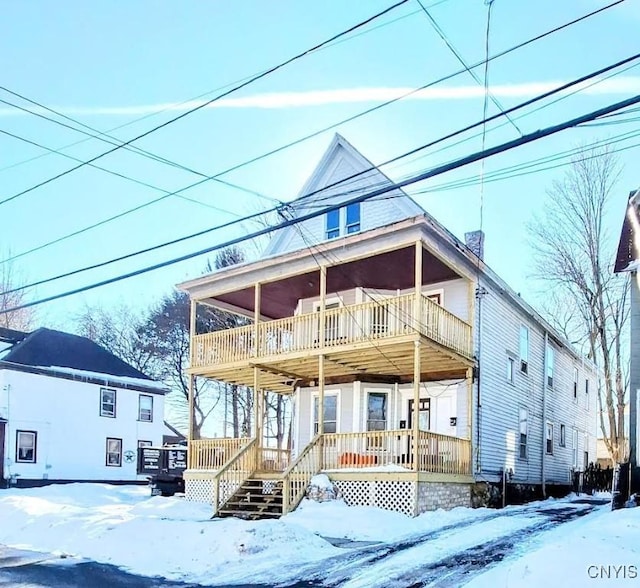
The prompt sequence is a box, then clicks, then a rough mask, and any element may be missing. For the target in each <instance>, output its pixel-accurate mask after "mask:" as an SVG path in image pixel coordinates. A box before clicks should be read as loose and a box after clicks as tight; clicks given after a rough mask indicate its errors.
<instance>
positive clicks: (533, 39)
mask: <svg viewBox="0 0 640 588" xmlns="http://www.w3.org/2000/svg"><path fill="white" fill-rule="evenodd" d="M624 1H625V0H616V1H615V2H612V3H611V4H607V5H606V6H603V7H601V8H599V9H597V10H593V11H591V12H588V13H586V14H584V15H582V16H580V17H578V18H575V19H573V20H571V21H568V22H566V23H564V24H562V25H559V26H556V27H554V28H553V29H550V30H548V31H546V32H544V33H541V34H538V35H536V36H534V37H531V38H530V39H528V40H526V41H524V42H522V43H519V44H518V45H515V46H513V47H511V48H509V49H505V50H503V51H501V52H499V53H497V54H495V55H493V56H491V57H490V58H489V61H493V60H494V59H499V58H500V57H503V56H505V55H508V54H509V53H511V52H513V51H516V50H518V49H520V48H522V47H525V46H527V45H529V44H531V43H534V42H536V41H539V40H541V39H543V38H545V37H547V36H549V35H552V34H554V33H556V32H558V31H561V30H563V29H565V28H567V27H570V26H573V25H574V24H577V23H579V22H581V21H583V20H586V19H588V18H591V17H592V16H595V15H597V14H600V13H601V12H603V11H605V10H608V9H610V8H613V7H615V6H617V5H618V4H621V3H622V2H624ZM484 63H485V60H483V61H479V62H477V63H475V64H473V65H471V66H470V68H471V69H473V68H476V67H479V66H481V65H484ZM465 71H466V69H462V70H458V71H457V72H454V73H453V74H449V75H447V76H444V77H441V78H439V79H437V80H434V81H432V82H429V83H427V84H425V85H423V86H421V87H419V88H415V89H414V90H411V91H409V92H407V93H405V94H403V95H401V96H398V97H397V98H393V99H391V100H389V101H387V102H383V103H381V104H379V105H376V106H374V107H372V108H369V109H367V110H365V111H363V112H360V113H357V114H355V115H353V116H350V117H348V118H346V119H343V120H342V121H339V122H337V123H334V124H332V125H329V126H328V127H325V128H323V129H320V130H318V131H315V132H313V133H310V134H308V135H306V136H304V137H301V138H299V139H297V140H294V141H291V142H289V143H287V144H285V145H282V146H280V147H278V148H276V149H272V150H271V151H268V152H265V153H263V154H261V155H258V156H256V157H253V158H251V159H249V160H246V161H244V162H242V163H239V164H236V165H234V166H232V167H230V168H227V169H225V170H223V171H221V172H218V173H216V174H213V175H211V176H209V177H208V178H203V179H201V180H198V181H197V182H194V183H193V184H190V185H188V186H186V187H184V188H181V189H180V190H177V191H176V192H174V193H173V194H179V193H182V192H186V191H187V190H191V189H192V188H195V187H197V186H200V185H202V184H204V183H205V182H207V181H209V180H211V179H214V178H218V177H220V176H222V175H225V174H228V173H231V172H232V171H236V170H238V169H240V168H242V167H245V166H247V165H250V164H252V163H255V162H257V161H259V160H261V159H264V158H266V157H269V156H271V155H274V154H276V153H279V152H281V151H283V150H285V149H288V148H290V147H293V146H295V145H298V144H299V143H302V142H304V141H306V140H308V139H311V138H313V137H316V136H318V135H320V134H322V133H324V132H326V131H329V130H332V129H334V128H336V127H338V126H341V125H343V124H346V123H348V122H351V121H353V120H356V119H357V118H360V117H362V116H365V115H367V114H370V113H372V112H375V111H377V110H380V109H381V108H384V107H385V106H389V105H391V104H393V103H395V102H398V101H400V100H402V99H404V98H407V97H408V96H411V95H413V94H415V93H416V92H419V91H421V90H424V89H426V88H428V87H431V86H433V85H436V84H438V83H441V82H443V81H447V80H449V79H451V78H453V77H456V76H458V75H460V74H462V73H464V72H465ZM512 110H513V109H510V110H509V112H511V111H512ZM149 116H150V115H149ZM467 130H469V129H468V128H467V129H463V130H462V131H460V133H462V132H466V131H467ZM460 133H459V134H460ZM451 137H452V136H448V137H446V138H445V139H447V138H451ZM432 145H433V143H431V144H427V145H425V146H424V149H426V148H428V147H431V146H432ZM421 149H422V148H418V149H417V150H414V151H413V152H410V153H408V154H407V155H406V156H407V157H408V156H410V155H413V154H415V153H417V152H419V151H420V150H421ZM396 160H397V158H396V159H392V160H389V161H387V162H384V163H382V164H380V165H379V166H372V167H370V168H368V169H365V170H363V171H361V172H358V173H355V174H353V175H351V176H348V177H346V178H343V179H342V180H340V181H339V182H335V183H334V184H331V185H329V186H326V187H324V188H322V189H320V190H317V191H315V192H312V193H309V194H307V195H306V196H313V195H315V194H317V193H319V192H322V191H323V190H326V189H329V188H331V187H334V186H337V185H343V184H347V183H349V182H350V181H351V180H353V179H355V178H358V177H360V176H361V175H363V174H365V173H368V172H370V171H373V170H374V169H379V168H380V167H384V166H385V165H388V164H390V163H394V162H395V161H396ZM149 204H153V201H151V202H150V203H149ZM144 207H145V205H144V204H142V205H139V206H136V207H134V208H131V209H129V210H126V211H123V212H121V213H118V214H116V215H114V216H111V217H109V218H106V219H103V220H102V221H99V222H96V223H94V224H92V225H89V226H87V227H84V228H82V229H78V230H76V231H73V232H71V233H68V234H66V235H63V236H61V237H58V238H56V239H53V240H51V241H48V242H46V243H43V244H41V245H38V246H36V247H33V248H31V249H29V250H27V251H23V252H22V253H19V254H17V255H13V256H11V257H9V258H7V259H4V260H0V264H2V263H7V262H9V261H13V260H15V259H18V258H20V257H23V256H25V255H29V254H31V253H35V252H37V251H40V250H42V249H44V248H46V247H49V246H51V245H55V244H57V243H60V242H62V241H64V240H66V239H70V238H72V237H75V236H78V235H80V234H82V233H85V232H87V231H90V230H92V229H95V228H97V227H100V226H103V225H105V224H107V223H109V222H112V221H114V220H117V219H120V218H123V217H124V216H126V215H128V214H130V213H133V212H137V211H138V210H141V209H142V208H144ZM273 210H275V209H271V210H270V211H266V212H272V211H273Z"/></svg>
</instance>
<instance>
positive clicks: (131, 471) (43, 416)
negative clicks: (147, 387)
mask: <svg viewBox="0 0 640 588" xmlns="http://www.w3.org/2000/svg"><path fill="white" fill-rule="evenodd" d="M100 388H101V386H99V385H97V384H88V383H85V382H78V381H73V380H67V379H63V378H53V377H49V376H44V375H36V374H30V373H25V372H18V371H11V370H0V416H2V417H4V418H6V419H7V421H8V423H7V434H6V439H5V455H4V460H5V462H4V463H5V467H4V474H5V477H9V476H12V475H14V476H18V477H19V478H20V479H23V480H41V479H51V480H114V481H116V480H118V481H120V480H126V481H134V480H138V479H144V478H143V477H139V476H137V475H136V461H135V460H134V461H133V462H132V463H125V461H124V459H123V460H122V465H121V466H120V467H113V466H109V467H107V466H106V465H105V462H106V441H107V437H114V438H118V439H122V451H123V454H124V452H126V451H133V452H135V453H136V454H137V447H138V441H151V442H152V443H153V444H155V445H161V444H162V432H163V428H164V420H163V418H164V397H163V396H162V395H160V394H150V395H151V396H153V421H152V422H141V421H139V420H138V397H139V395H140V394H147V393H146V392H145V393H143V392H137V391H135V390H127V389H121V388H113V387H109V388H110V389H113V390H116V417H115V418H109V417H101V416H100ZM17 430H29V431H36V432H37V451H36V463H33V464H32V463H16V461H15V458H16V431H17Z"/></svg>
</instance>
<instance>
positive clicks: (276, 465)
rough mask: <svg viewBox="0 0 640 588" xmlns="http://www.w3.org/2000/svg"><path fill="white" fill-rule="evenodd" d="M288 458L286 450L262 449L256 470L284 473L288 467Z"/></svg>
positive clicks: (289, 454) (289, 455) (288, 454)
mask: <svg viewBox="0 0 640 588" xmlns="http://www.w3.org/2000/svg"><path fill="white" fill-rule="evenodd" d="M290 457H291V452H290V451H289V450H288V449H275V448H271V447H262V448H261V449H260V460H259V462H258V469H259V470H260V471H262V472H284V471H285V470H286V469H287V468H288V467H289V462H290Z"/></svg>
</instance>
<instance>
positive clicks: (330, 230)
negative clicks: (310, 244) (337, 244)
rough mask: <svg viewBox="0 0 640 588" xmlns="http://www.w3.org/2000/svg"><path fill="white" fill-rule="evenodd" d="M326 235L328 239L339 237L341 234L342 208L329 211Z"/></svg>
mask: <svg viewBox="0 0 640 588" xmlns="http://www.w3.org/2000/svg"><path fill="white" fill-rule="evenodd" d="M326 235H327V239H337V238H338V237H339V236H340V209H336V210H330V211H329V212H327V217H326Z"/></svg>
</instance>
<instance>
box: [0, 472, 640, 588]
mask: <svg viewBox="0 0 640 588" xmlns="http://www.w3.org/2000/svg"><path fill="white" fill-rule="evenodd" d="M319 481H322V480H319ZM560 504H561V505H562V506H563V507H566V506H567V505H568V504H569V503H568V501H567V500H562V501H554V500H548V501H545V502H541V503H537V504H535V505H533V506H532V505H528V506H525V507H508V508H507V509H505V510H503V511H495V510H490V509H477V510H472V509H467V508H457V509H454V510H451V511H446V512H445V511H436V512H429V513H425V514H423V515H421V516H419V517H416V518H410V517H406V516H404V515H402V514H399V513H396V512H391V511H384V510H380V509H377V508H373V507H348V506H346V505H345V504H344V502H342V501H333V502H325V503H315V502H311V501H306V500H305V501H303V503H302V504H301V506H300V508H298V510H296V511H295V512H293V513H291V514H289V515H287V516H285V517H282V518H281V519H280V520H275V521H258V522H250V521H242V520H237V519H215V520H210V515H211V509H210V507H209V506H207V505H202V504H198V503H190V502H187V501H185V500H184V499H183V498H179V497H174V498H162V497H159V496H157V497H150V496H149V490H148V488H146V487H141V486H109V485H104V484H68V485H52V486H47V487H44V488H34V489H20V490H18V489H10V490H0V544H5V545H8V546H10V547H14V548H18V549H31V550H35V551H41V552H48V553H53V554H66V555H71V556H77V557H81V558H87V559H92V560H94V561H97V562H101V563H110V564H114V565H117V566H120V567H123V568H125V569H127V570H128V571H130V572H133V573H136V574H141V575H149V576H164V577H166V578H169V579H170V580H183V581H188V582H197V583H202V584H218V585H220V584H230V583H250V582H255V581H260V582H261V583H276V582H287V581H291V580H292V579H295V578H297V577H298V576H299V575H300V573H301V569H302V568H306V569H309V566H313V565H318V566H321V567H322V566H324V565H326V564H325V561H326V562H327V563H328V562H329V559H331V558H333V556H336V555H340V554H344V553H345V552H347V553H348V552H349V550H345V549H341V548H337V547H334V546H332V545H331V544H330V543H329V542H327V541H325V539H323V538H322V537H331V538H347V539H351V540H354V541H379V542H384V543H391V542H394V541H397V540H400V539H407V538H410V537H411V536H415V537H417V538H419V537H420V536H422V535H425V534H426V533H430V532H433V531H439V532H440V535H441V538H438V539H434V540H433V541H428V542H424V543H420V542H418V543H417V544H416V545H415V546H411V547H408V548H407V549H404V550H401V551H400V552H398V553H397V554H394V556H393V557H390V558H387V559H383V560H381V561H380V562H378V563H376V565H374V566H372V567H371V568H369V567H365V568H363V570H362V572H361V573H360V572H358V574H357V575H356V576H354V577H352V578H351V580H350V584H349V585H350V586H354V587H355V586H367V585H369V586H374V585H378V584H379V582H380V578H384V577H392V576H393V575H394V574H397V573H399V572H400V571H401V570H402V569H403V566H405V565H406V566H409V567H410V562H428V561H438V560H439V559H441V558H443V557H447V556H449V555H451V554H455V553H456V552H458V551H461V550H464V549H467V548H468V547H469V546H472V545H477V544H478V543H482V542H486V541H491V540H494V539H498V538H500V537H503V536H505V535H508V534H509V533H513V532H514V531H517V530H519V529H525V528H527V527H529V526H531V525H535V524H536V523H538V522H539V521H540V516H541V513H544V511H545V510H547V509H553V508H557V507H558V505H560ZM583 507H584V505H583ZM576 508H578V505H576ZM505 515H508V516H505ZM463 523H466V525H465V526H464V528H462V527H461V528H460V529H457V528H456V527H457V526H458V525H461V524H463ZM639 526H640V509H625V510H623V511H618V512H616V513H611V512H610V511H608V510H606V509H604V510H601V511H599V512H597V513H596V514H594V515H590V516H588V517H585V518H584V519H579V520H578V521H576V522H572V523H568V524H566V525H563V526H562V527H561V528H559V529H557V530H553V531H551V532H549V533H546V534H545V535H544V537H545V543H539V544H535V550H534V551H531V550H529V552H528V554H527V555H525V556H524V557H523V558H522V559H513V558H511V559H509V558H508V559H506V560H505V561H503V562H502V563H500V564H497V565H496V566H495V568H492V569H490V570H489V571H487V572H486V573H484V574H483V575H481V576H478V577H477V578H476V579H475V580H473V582H472V583H471V584H470V585H471V586H473V587H474V588H478V587H484V586H491V587H494V586H496V587H501V586H539V585H542V584H543V583H545V584H547V585H554V586H555V585H562V586H566V587H570V586H584V585H586V582H585V579H586V576H585V574H586V573H587V571H586V570H587V568H588V566H590V565H607V564H611V565H613V564H616V563H622V564H624V563H626V564H629V565H631V564H636V565H637V563H638V560H637V559H635V560H634V559H633V558H634V557H635V558H637V556H638V553H637V549H638V548H636V551H634V550H633V549H634V548H632V547H631V537H633V536H634V533H638V527H639ZM638 535H639V536H640V533H639V534H638ZM547 537H548V538H549V539H546V538H547ZM634 540H635V539H634ZM331 561H333V562H334V564H335V565H337V566H338V568H339V567H340V565H341V564H340V562H341V561H342V560H340V559H332V560H331ZM550 574H553V575H550ZM556 576H557V578H556ZM556 579H557V580H558V581H557V582H556ZM598 585H605V584H602V582H598Z"/></svg>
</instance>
